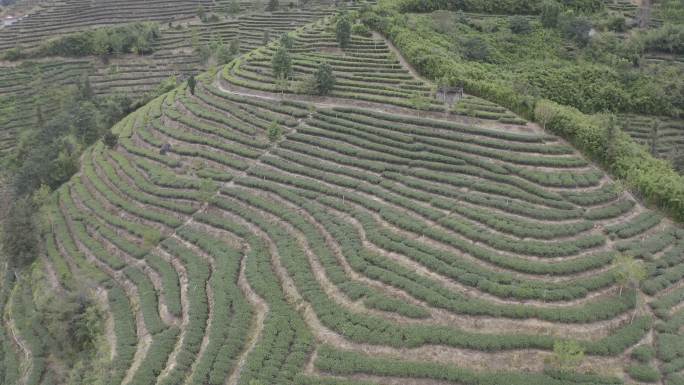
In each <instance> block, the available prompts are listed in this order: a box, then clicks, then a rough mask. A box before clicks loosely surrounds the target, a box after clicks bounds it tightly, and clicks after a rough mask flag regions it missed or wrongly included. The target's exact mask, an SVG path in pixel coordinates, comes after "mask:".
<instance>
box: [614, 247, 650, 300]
mask: <svg viewBox="0 0 684 385" xmlns="http://www.w3.org/2000/svg"><path fill="white" fill-rule="evenodd" d="M613 267H614V274H615V280H616V281H617V284H618V285H620V295H622V289H623V288H624V287H626V286H627V287H631V288H634V289H636V288H638V287H639V284H640V283H641V281H643V280H644V279H645V278H646V267H645V266H644V263H643V262H642V261H638V260H636V259H634V257H632V256H631V255H618V256H617V257H615V260H614V261H613Z"/></svg>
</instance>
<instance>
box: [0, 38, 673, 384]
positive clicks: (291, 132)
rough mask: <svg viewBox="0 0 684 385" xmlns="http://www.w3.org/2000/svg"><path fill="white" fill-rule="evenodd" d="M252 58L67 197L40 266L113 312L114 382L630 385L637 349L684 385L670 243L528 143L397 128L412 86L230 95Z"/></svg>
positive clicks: (595, 172) (38, 373)
mask: <svg viewBox="0 0 684 385" xmlns="http://www.w3.org/2000/svg"><path fill="white" fill-rule="evenodd" d="M310 31H317V33H320V36H321V39H322V40H325V39H329V36H327V35H326V33H325V32H324V31H323V30H320V29H315V28H313V29H310ZM312 33H313V32H312ZM354 41H356V42H363V43H364V44H365V45H367V46H373V47H379V48H378V50H379V52H378V55H376V56H377V58H376V59H374V60H377V63H376V65H375V69H376V70H375V71H373V72H374V74H373V75H372V76H373V77H374V78H377V79H389V78H391V77H392V76H393V75H397V74H399V73H401V76H402V77H405V76H406V74H408V73H409V72H408V71H407V70H406V69H403V68H398V67H396V65H397V64H396V63H397V61H396V58H391V57H390V56H388V55H387V51H386V49H387V48H386V46H385V44H384V42H383V41H368V40H367V39H363V38H360V37H356V38H355V40H354ZM368 50H369V51H371V50H370V48H368ZM356 53H358V51H357V50H356V47H355V46H352V48H351V50H350V52H348V54H349V56H351V57H356V56H353V55H355V54H356ZM369 53H372V52H369ZM260 54H261V51H259V52H255V53H253V54H250V55H248V56H247V57H246V58H245V60H240V61H238V62H234V63H233V64H232V65H231V66H227V67H225V69H224V70H223V71H221V72H219V74H218V75H217V76H216V77H214V76H212V75H210V74H207V75H203V76H202V77H201V79H200V80H201V81H200V83H199V84H198V86H197V88H196V89H195V92H194V95H193V94H191V93H190V90H189V89H187V87H181V88H179V89H177V90H174V91H173V92H171V93H168V94H166V95H164V96H162V97H160V98H158V99H156V100H154V101H153V102H152V103H150V104H148V105H147V106H145V107H143V108H141V109H140V110H138V111H136V112H135V113H133V114H131V115H130V116H128V117H127V118H126V119H124V120H123V121H122V122H120V123H119V124H118V125H117V126H116V128H115V132H116V134H117V135H118V137H119V140H118V144H117V145H116V146H115V147H114V148H107V147H106V146H105V145H104V144H103V143H98V144H97V145H95V146H94V147H92V148H90V149H89V150H88V151H87V152H86V153H85V155H84V156H83V160H82V166H81V169H80V172H79V173H78V174H77V175H76V176H75V177H74V178H73V179H72V180H71V181H70V182H69V183H67V184H66V185H64V186H63V187H62V188H61V189H59V191H57V192H56V194H55V197H54V200H55V202H54V204H53V205H51V206H50V208H49V212H50V215H49V216H48V217H49V219H50V221H51V226H48V227H47V229H48V230H47V231H46V232H45V234H44V240H45V244H46V254H47V255H46V257H47V258H46V259H45V261H46V263H48V264H50V265H51V266H54V269H55V271H56V273H55V274H56V276H57V277H58V280H59V282H61V284H62V285H63V286H64V287H69V286H70V284H72V283H74V282H75V281H87V282H89V283H91V285H92V286H91V287H92V290H93V291H97V292H99V293H102V294H101V297H102V298H103V302H104V303H106V304H107V305H106V306H103V308H104V309H105V311H106V312H107V317H106V318H107V319H109V320H110V321H109V322H110V323H111V328H110V330H111V336H110V338H108V341H109V344H110V351H111V356H110V358H111V360H109V363H108V366H107V369H106V370H105V371H103V372H102V373H99V374H98V376H99V378H100V379H102V380H104V382H107V383H112V384H119V383H122V384H153V383H159V384H177V383H190V384H206V383H210V384H224V383H228V384H244V385H247V384H250V385H253V384H255V383H256V384H264V385H266V384H279V385H282V384H368V383H378V384H399V383H401V384H442V383H468V384H503V383H506V384H544V385H546V384H598V383H600V384H612V383H621V382H622V381H627V382H630V381H632V380H630V379H629V377H628V375H627V374H626V373H627V371H628V368H631V370H637V369H639V368H637V369H634V367H633V362H632V361H631V358H630V354H631V353H632V349H633V348H634V347H635V346H637V345H639V346H653V347H656V348H657V350H658V357H657V359H656V361H649V363H648V364H647V365H651V366H654V365H657V370H658V371H659V372H662V373H664V374H673V373H675V374H676V373H680V374H681V371H682V369H683V367H684V365H683V364H682V360H683V359H684V352H682V351H681V346H684V344H679V342H681V339H682V338H684V335H683V334H682V326H683V325H684V317H682V312H683V311H684V310H683V309H682V306H681V303H682V300H683V299H684V296H682V293H683V292H684V291H683V290H682V278H684V270H683V269H682V267H683V266H684V264H682V258H684V230H682V229H681V228H680V227H679V226H676V225H673V224H672V223H671V222H670V221H669V220H668V219H666V218H663V217H662V216H661V215H659V214H658V213H657V212H654V211H651V210H649V209H647V208H645V207H643V206H642V205H641V204H640V203H638V202H636V201H635V200H634V199H633V197H631V195H630V194H628V193H627V192H625V191H624V190H623V189H621V188H620V187H619V186H617V185H616V184H615V183H614V182H613V181H611V180H610V178H608V177H607V176H606V175H605V174H604V173H603V172H602V171H601V170H600V169H598V168H597V167H595V166H593V165H592V164H591V163H589V162H588V161H587V160H586V159H584V158H583V157H581V156H580V155H579V154H578V153H577V151H575V150H574V149H573V148H572V147H570V146H568V145H567V144H565V143H564V142H563V141H562V140H560V139H559V138H557V137H555V136H552V135H548V134H546V133H544V132H542V131H541V130H540V129H539V128H538V127H536V126H533V125H531V124H530V125H506V124H501V123H498V122H495V121H480V120H475V119H473V118H468V122H469V123H467V124H466V123H463V122H464V121H465V119H464V118H463V117H458V116H449V115H445V114H444V113H443V112H435V113H430V112H425V111H418V110H413V109H411V108H406V107H405V106H410V104H405V100H407V99H410V96H409V95H411V94H410V93H405V92H403V91H401V89H402V86H408V85H415V86H417V85H418V84H417V83H419V81H418V80H417V79H414V80H408V79H406V80H403V81H401V82H400V85H399V86H390V85H389V83H387V85H385V86H381V87H378V89H380V90H381V91H382V90H383V89H386V90H388V91H389V88H390V87H394V88H393V89H392V90H391V91H392V92H393V94H392V96H391V97H389V98H390V99H387V100H386V101H387V103H388V104H386V105H385V104H382V102H384V101H385V99H383V98H385V96H383V95H380V97H379V96H378V95H377V94H376V93H374V92H375V91H373V90H374V88H366V87H363V86H362V85H363V84H361V83H360V82H358V81H354V80H353V79H357V80H358V79H359V77H360V79H365V80H368V79H369V77H370V76H371V75H369V74H367V73H366V72H367V71H361V72H362V73H359V72H356V71H354V70H353V68H354V67H363V65H362V64H358V65H357V66H345V65H342V64H338V63H333V64H334V69H335V72H336V73H337V74H338V76H339V77H340V81H341V82H340V84H339V86H338V88H337V89H336V90H335V91H334V93H333V97H329V98H325V99H318V98H313V97H305V96H297V95H287V96H283V95H278V94H273V93H270V92H268V91H269V90H264V89H262V88H263V87H256V86H255V87H253V88H254V89H258V90H254V89H250V88H248V87H246V86H248V85H249V86H251V85H252V84H253V83H251V82H250V83H245V82H242V84H239V83H238V82H235V79H236V78H238V77H245V78H247V75H246V74H248V72H249V71H251V70H252V69H254V70H256V68H257V67H259V65H258V64H257V63H258V61H259V60H257V59H259V55H260ZM303 55H304V54H303ZM306 55H308V56H309V57H319V56H320V57H325V58H326V59H327V60H330V55H329V54H328V53H326V51H325V49H323V50H322V52H320V53H316V49H315V48H313V49H312V50H311V52H310V53H306ZM383 57H384V58H385V59H380V58H383ZM250 59H255V60H254V61H250ZM383 60H386V61H383ZM245 63H251V64H248V65H245ZM238 66H239V67H238ZM243 66H244V67H243ZM262 67H263V66H262ZM305 67H306V66H304V65H302V66H301V68H300V67H298V70H299V71H301V72H303V73H305V72H306V70H305ZM349 67H352V69H349ZM238 68H239V69H241V70H243V71H244V72H237V69H238ZM262 71H265V70H263V69H262ZM252 72H253V71H252ZM267 79H268V78H267V77H264V78H258V79H252V80H251V81H252V82H256V83H259V84H264V85H268V84H269V82H268V80H267ZM347 79H349V83H345V81H346V80H347ZM384 81H385V80H382V81H381V82H380V83H381V84H385V83H383V82H384ZM256 83H254V84H256ZM345 84H347V85H345ZM342 86H345V87H350V88H349V89H342V88H340V87H342ZM383 87H384V88H383ZM419 87H420V88H419V89H420V90H425V89H426V88H423V87H427V88H429V85H425V84H421V85H420V86H419ZM350 95H354V96H358V97H349V96H350ZM355 99H361V100H363V102H362V104H359V102H358V101H357V100H355ZM433 104H434V103H433ZM435 105H436V104H435ZM383 110H384V111H383ZM274 126H275V127H276V128H277V129H279V130H280V131H281V135H280V137H279V138H277V139H276V140H273V141H269V135H268V133H269V130H271V131H273V127H274ZM276 136H277V135H276ZM272 137H273V135H272ZM618 254H629V255H633V256H635V257H636V258H639V259H642V260H644V261H645V264H646V266H647V277H646V278H645V280H644V281H643V282H642V284H641V289H635V288H633V287H630V286H629V285H626V284H625V283H624V282H620V281H619V280H618V276H617V275H616V270H617V269H619V268H620V266H615V265H613V264H612V263H613V260H614V257H615V256H616V255H618ZM27 293H29V288H28V287H27V286H25V285H24V284H19V285H17V287H16V289H15V290H14V291H13V293H12V296H11V299H10V302H9V303H10V308H12V307H15V308H17V309H20V308H22V306H20V305H21V304H26V305H25V306H31V301H30V295H29V294H27ZM6 314H7V313H6ZM24 314H26V312H14V311H11V312H10V314H8V315H7V316H8V322H9V323H10V325H16V326H12V327H11V330H12V331H13V333H15V335H16V336H17V337H16V339H15V341H17V342H16V344H17V345H20V346H17V348H21V349H23V350H24V351H26V354H25V356H24V357H23V358H24V366H23V367H25V368H27V370H26V371H25V372H24V380H25V381H26V383H35V384H38V383H43V382H44V381H46V379H48V378H50V376H51V372H50V371H51V370H53V369H52V368H50V367H47V368H44V367H43V366H41V362H42V361H36V357H40V358H43V359H46V360H47V361H48V362H49V357H44V355H41V351H40V346H41V341H40V338H41V333H40V331H39V330H38V331H35V330H33V329H31V327H32V325H31V324H30V323H27V322H22V319H23V318H22V315H24ZM654 317H657V318H658V319H655V318H654ZM24 340H28V341H31V342H32V343H30V344H23V343H21V344H20V341H24ZM558 341H576V342H577V343H578V344H579V346H580V347H581V348H582V349H583V350H584V351H585V353H586V354H587V358H586V359H585V360H584V361H583V362H582V363H581V365H580V366H579V367H578V368H576V369H577V372H575V371H570V372H562V373H561V372H557V371H553V370H545V367H546V366H547V365H546V363H545V361H548V360H552V359H553V357H554V354H553V349H554V345H555V344H556V343H557V342H558ZM45 342H46V341H43V343H45ZM641 349H643V348H641ZM641 369H642V370H643V368H641ZM580 373H582V374H580ZM255 381H256V382H255Z"/></svg>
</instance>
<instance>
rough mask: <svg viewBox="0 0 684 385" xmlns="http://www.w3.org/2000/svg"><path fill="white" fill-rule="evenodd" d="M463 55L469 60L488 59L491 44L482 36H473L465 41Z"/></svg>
mask: <svg viewBox="0 0 684 385" xmlns="http://www.w3.org/2000/svg"><path fill="white" fill-rule="evenodd" d="M463 56H464V57H465V58H466V59H468V60H474V61H487V60H489V56H490V52H489V45H488V44H487V42H486V41H485V40H484V39H482V38H481V37H473V38H470V39H468V40H466V41H464V42H463Z"/></svg>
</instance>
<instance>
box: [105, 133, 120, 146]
mask: <svg viewBox="0 0 684 385" xmlns="http://www.w3.org/2000/svg"><path fill="white" fill-rule="evenodd" d="M102 142H104V144H105V145H106V146H107V147H108V148H114V147H116V144H117V143H118V142H119V137H118V136H117V135H116V134H115V133H113V132H112V130H107V132H105V135H104V137H103V138H102Z"/></svg>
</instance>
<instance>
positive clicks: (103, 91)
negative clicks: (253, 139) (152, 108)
mask: <svg viewBox="0 0 684 385" xmlns="http://www.w3.org/2000/svg"><path fill="white" fill-rule="evenodd" d="M90 3H91V2H89V1H86V2H83V1H69V2H65V3H55V2H53V3H49V6H48V5H44V8H43V9H42V10H40V11H38V12H37V13H34V14H31V15H29V16H27V17H25V18H23V19H21V20H20V21H18V22H17V23H15V24H12V25H11V26H9V27H6V28H5V29H3V31H2V33H0V54H1V53H4V52H6V51H7V50H8V49H10V48H16V47H21V48H22V49H24V50H26V49H31V48H35V47H36V46H37V45H39V44H40V43H41V42H44V41H45V40H46V39H47V38H52V37H54V36H58V35H60V34H68V33H72V32H76V31H81V30H83V29H88V28H95V27H101V26H103V25H110V24H122V23H126V22H131V21H134V20H155V21H160V22H166V21H169V24H161V25H160V28H161V37H160V39H159V40H158V41H157V43H156V46H155V50H154V53H152V54H151V55H146V56H138V55H121V56H120V57H114V58H108V59H107V60H106V62H105V61H103V60H102V59H101V58H99V57H84V58H78V59H64V58H54V57H50V58H45V59H40V60H37V61H32V60H27V62H26V63H22V62H19V63H16V64H15V63H12V64H11V65H5V64H3V66H2V67H1V70H0V101H1V102H2V103H1V105H0V110H2V113H0V158H1V157H2V155H3V154H4V153H7V152H8V151H11V150H12V149H13V148H14V147H15V146H16V142H17V138H18V136H19V135H20V133H21V132H23V131H25V130H27V129H29V128H31V127H34V126H35V124H36V117H35V115H36V108H38V105H39V104H40V105H41V108H42V109H43V112H44V113H50V112H54V111H55V110H56V109H57V108H58V103H56V102H55V103H52V102H51V103H46V101H45V100H42V99H38V98H39V97H43V98H44V97H46V93H49V92H50V90H52V89H53V88H54V87H58V86H64V85H73V84H76V83H77V82H78V81H79V80H81V79H83V78H85V77H87V78H88V80H89V81H90V83H91V84H92V87H93V89H94V91H95V94H97V95H117V94H118V95H126V96H128V97H129V98H132V99H136V98H140V97H143V96H144V95H145V94H146V93H148V92H150V91H152V90H154V89H155V87H157V86H158V85H159V84H160V83H161V82H163V81H164V80H166V79H168V78H169V77H179V78H184V77H187V76H190V75H192V74H197V73H199V72H200V71H203V70H206V69H207V68H208V67H209V66H210V64H211V63H207V62H202V61H201V60H200V58H199V57H198V54H197V53H196V52H195V51H196V47H193V46H192V42H193V39H197V42H196V44H199V45H207V44H210V43H211V42H215V41H221V42H224V44H228V43H230V42H231V41H234V40H236V41H238V42H239V48H240V50H241V51H242V52H249V51H250V50H252V49H254V48H255V47H258V46H260V45H263V44H264V40H265V41H267V42H268V41H271V40H275V39H277V38H278V37H279V36H280V35H281V34H283V33H285V32H289V31H291V30H294V29H295V28H297V27H299V26H302V25H304V24H306V23H309V22H311V21H313V20H317V19H319V18H322V17H324V16H326V15H329V14H331V12H333V9H332V8H330V6H329V4H328V3H327V2H326V1H318V0H317V1H311V2H309V3H308V4H307V5H306V6H305V7H304V8H303V9H298V8H297V9H292V8H289V9H288V8H284V9H282V10H277V11H273V12H264V10H263V9H262V8H263V7H260V6H258V5H257V4H247V3H245V4H242V5H241V9H242V10H243V11H244V13H242V14H239V15H235V16H232V17H231V18H229V19H227V18H223V17H222V18H221V19H220V20H219V21H216V22H204V23H201V22H199V20H197V19H196V18H193V17H194V16H195V13H196V11H197V7H198V6H199V5H202V6H203V7H206V9H207V12H210V11H216V12H218V11H220V10H222V9H223V8H224V7H226V6H228V3H227V2H225V3H220V2H217V3H216V4H214V2H206V1H205V2H199V3H198V2H188V1H185V2H183V1H177V2H168V1H161V2H152V3H150V2H146V4H145V5H144V6H143V7H141V6H140V5H139V4H138V2H131V1H116V2H110V3H111V4H110V5H108V6H106V7H105V6H103V5H102V4H98V5H97V6H95V5H93V4H90ZM210 3H211V4H210ZM180 4H182V7H181V6H180ZM253 7H257V8H255V9H252V8H253ZM162 9H164V10H166V11H164V12H161V11H162ZM64 15H69V17H68V18H65V16H64ZM121 15H127V16H126V17H123V16H121ZM131 15H134V16H135V17H133V16H131ZM152 15H154V17H152ZM77 21H78V22H77ZM86 21H87V22H86Z"/></svg>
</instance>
